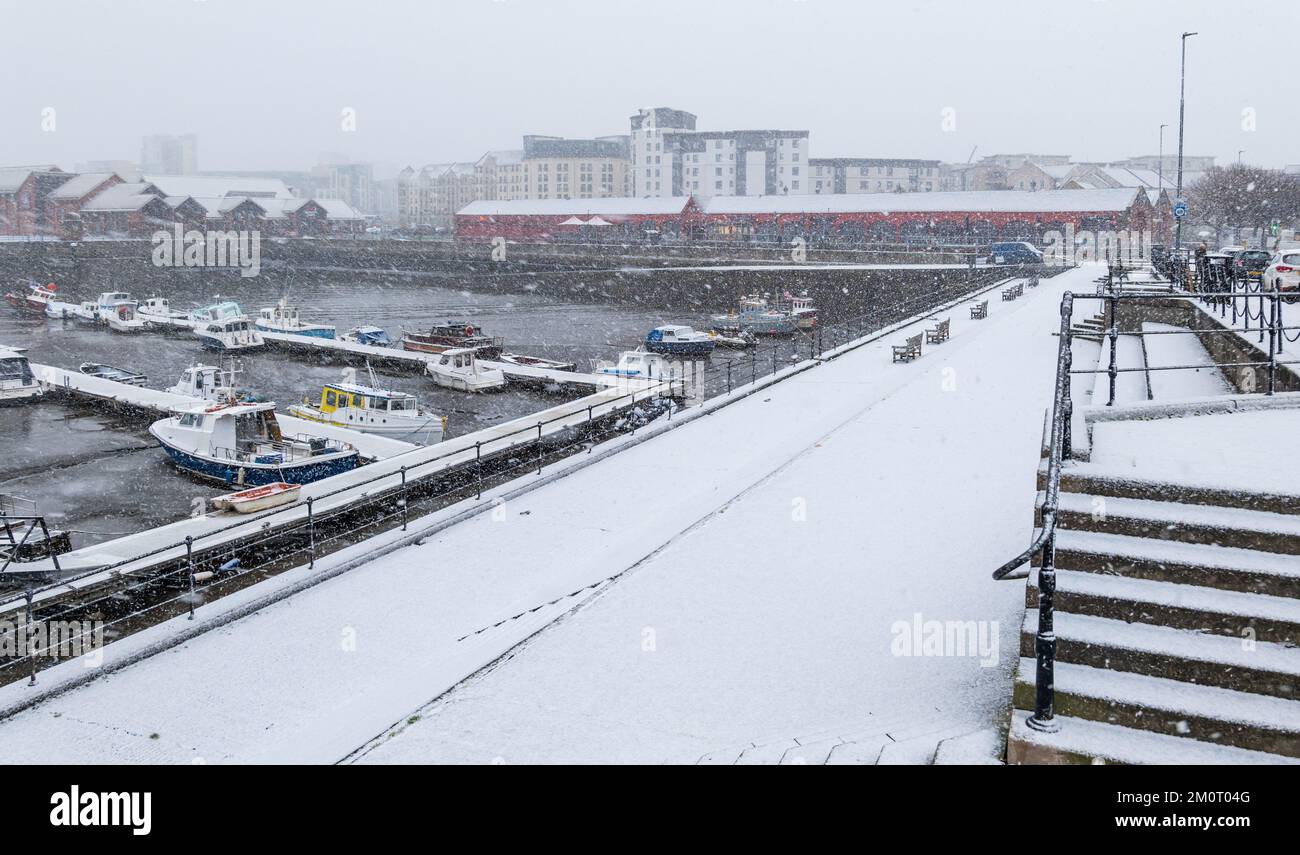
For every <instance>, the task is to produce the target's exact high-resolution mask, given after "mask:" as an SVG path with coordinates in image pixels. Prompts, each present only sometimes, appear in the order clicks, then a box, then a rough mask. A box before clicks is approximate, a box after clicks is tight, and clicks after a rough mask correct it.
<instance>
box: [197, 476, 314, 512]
mask: <svg viewBox="0 0 1300 855" xmlns="http://www.w3.org/2000/svg"><path fill="white" fill-rule="evenodd" d="M301 495H302V485H301V484H287V483H285V482H284V481H276V482H275V483H273V484H266V485H263V486H261V487H253V488H251V489H248V490H240V491H239V492H237V493H226V494H225V495H224V496H214V497H213V498H212V500H211V501H212V506H213V507H214V508H216V509H217V510H219V511H234V512H235V513H237V514H252V513H256V512H257V511H264V510H266V509H267V508H277V507H279V506H280V505H292V504H293V503H294V502H296V501H298V498H299V496H301Z"/></svg>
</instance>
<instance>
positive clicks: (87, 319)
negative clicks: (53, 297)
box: [64, 301, 99, 326]
mask: <svg viewBox="0 0 1300 855" xmlns="http://www.w3.org/2000/svg"><path fill="white" fill-rule="evenodd" d="M64 305H65V308H64V312H65V317H68V318H71V319H72V320H73V321H76V322H77V323H79V324H86V325H87V326H93V325H96V324H98V323H99V310H98V309H97V308H96V306H95V304H94V303H92V302H90V301H86V302H84V303H66V304H64Z"/></svg>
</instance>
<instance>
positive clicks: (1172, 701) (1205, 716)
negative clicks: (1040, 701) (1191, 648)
mask: <svg viewBox="0 0 1300 855" xmlns="http://www.w3.org/2000/svg"><path fill="white" fill-rule="evenodd" d="M1034 676H1035V674H1034V660H1033V659H1029V658H1026V659H1021V660H1020V667H1019V668H1018V669H1017V672H1016V684H1015V693H1014V699H1015V700H1014V705H1015V706H1016V708H1017V709H1022V710H1033V707H1034ZM1053 685H1054V686H1055V688H1056V700H1055V711H1056V713H1057V714H1058V715H1065V716H1070V717H1072V718H1082V719H1088V720H1090V721H1098V722H1103V723H1106V724H1117V725H1121V726H1123V727H1128V728H1134V729H1137V730H1147V731H1152V732H1154V733H1163V734H1167V735H1169V736H1178V737H1183V738H1186V739H1196V740H1200V741H1202V742H1208V743H1213V744H1216V745H1230V746H1233V747H1236V748H1246V749H1249V750H1252V751H1265V752H1269V753H1272V754H1281V755H1284V756H1286V757H1300V701H1296V700H1286V699H1283V698H1274V697H1269V696H1267V695H1255V694H1250V693H1248V692H1234V691H1231V690H1228V689H1219V688H1215V687H1213V686H1198V685H1195V684H1192V683H1182V682H1179V681H1177V680H1169V679H1165V678H1163V677H1147V676H1143V675H1140V674H1129V673H1125V672H1123V671H1108V670H1105V669H1102V668H1090V667H1087V666H1084V665H1074V664H1071V663H1067V662H1058V663H1057V665H1056V669H1055V671H1054V672H1053Z"/></svg>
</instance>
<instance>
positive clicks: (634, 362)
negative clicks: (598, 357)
mask: <svg viewBox="0 0 1300 855" xmlns="http://www.w3.org/2000/svg"><path fill="white" fill-rule="evenodd" d="M595 373H597V374H605V375H609V376H613V377H636V378H640V379H644V380H653V379H656V378H662V377H671V376H672V368H671V366H670V365H669V362H668V360H667V359H665V358H664V357H663V356H661V355H660V354H658V353H651V352H650V351H648V350H642V349H640V348H638V349H636V350H625V351H623V353H622V354H620V355H619V357H618V362H598V363H596V367H595Z"/></svg>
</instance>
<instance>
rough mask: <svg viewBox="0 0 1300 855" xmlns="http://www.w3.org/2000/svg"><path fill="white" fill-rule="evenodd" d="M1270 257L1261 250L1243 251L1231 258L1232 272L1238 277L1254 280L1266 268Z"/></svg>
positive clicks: (1266, 252)
mask: <svg viewBox="0 0 1300 855" xmlns="http://www.w3.org/2000/svg"><path fill="white" fill-rule="evenodd" d="M1271 259H1272V255H1271V254H1270V253H1269V252H1268V251H1267V250H1263V249H1243V250H1242V251H1241V252H1238V253H1237V254H1236V255H1234V256H1233V257H1232V268H1233V272H1234V273H1235V274H1236V275H1237V276H1238V277H1244V278H1251V279H1256V278H1258V277H1259V276H1260V275H1262V274H1263V273H1264V268H1266V267H1268V264H1269V261H1270V260H1271Z"/></svg>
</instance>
